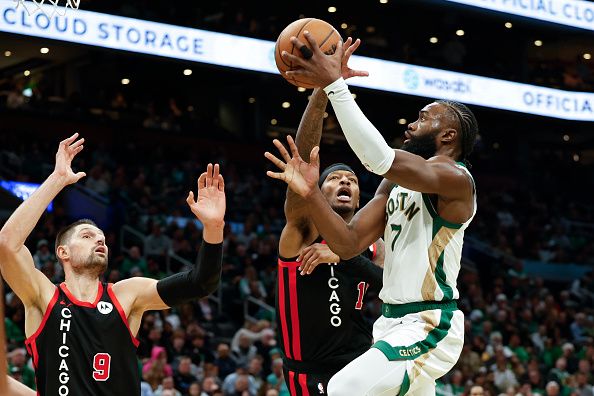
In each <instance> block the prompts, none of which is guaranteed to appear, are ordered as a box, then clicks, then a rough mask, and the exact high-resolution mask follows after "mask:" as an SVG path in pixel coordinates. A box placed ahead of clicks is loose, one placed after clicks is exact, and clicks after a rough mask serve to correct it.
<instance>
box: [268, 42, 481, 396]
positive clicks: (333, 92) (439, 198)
mask: <svg viewBox="0 0 594 396" xmlns="http://www.w3.org/2000/svg"><path fill="white" fill-rule="evenodd" d="M305 36H306V38H308V40H310V45H311V48H314V50H313V55H312V57H311V58H310V59H309V60H303V59H300V58H297V57H295V56H290V54H283V56H284V58H285V60H286V61H292V62H296V64H297V65H299V66H300V69H299V70H296V71H292V72H291V74H294V76H295V77H299V76H300V75H303V74H305V75H307V77H308V78H309V79H310V80H311V81H314V82H315V84H316V85H317V86H320V87H324V91H325V92H326V93H327V95H328V97H329V99H330V102H331V103H332V106H333V108H334V111H335V113H336V117H337V118H338V121H339V123H340V125H341V127H342V129H343V132H344V134H345V136H346V138H347V140H348V142H349V145H350V146H351V148H352V149H353V151H354V152H355V153H356V154H357V156H358V157H359V159H360V160H361V162H362V163H363V164H364V165H365V166H366V167H367V168H368V169H369V170H371V171H372V172H374V173H376V174H378V175H382V176H383V177H384V180H383V181H382V183H381V184H380V186H379V188H378V190H377V192H376V195H375V197H374V198H373V199H372V200H371V201H370V202H369V203H368V204H367V205H366V206H365V207H364V208H363V209H361V210H360V211H359V212H358V213H357V214H356V215H355V216H354V217H353V219H352V220H351V221H350V222H348V223H347V222H345V220H344V219H343V218H342V217H340V216H337V215H336V213H335V212H334V211H333V210H332V208H331V207H330V206H329V205H328V203H327V201H326V199H325V197H324V195H323V194H322V192H321V191H320V189H319V188H318V187H317V181H318V174H319V156H318V148H317V147H316V148H314V149H313V150H312V153H311V161H310V163H307V162H305V161H304V160H303V159H302V158H301V157H300V156H299V153H298V151H297V148H296V147H295V145H294V144H293V143H292V142H291V141H289V145H290V147H291V152H292V158H291V157H290V156H289V154H288V153H287V152H286V150H285V149H284V147H282V145H280V143H278V142H277V147H279V149H281V148H282V149H281V150H280V152H281V154H282V156H283V158H284V159H285V162H286V163H285V162H282V161H280V160H278V159H277V158H274V159H273V160H274V161H273V162H275V163H276V164H277V165H278V166H279V167H280V169H281V170H282V171H283V172H282V173H272V172H270V174H269V175H270V176H271V177H274V178H278V179H281V180H284V181H285V182H287V183H288V185H289V187H290V188H291V189H292V190H293V191H295V192H296V193H298V194H299V195H301V196H302V197H303V198H304V199H305V201H306V203H307V207H308V210H309V213H311V214H314V213H315V216H312V219H313V221H314V224H315V226H316V228H317V229H318V231H319V232H320V233H321V234H322V235H324V237H325V239H326V241H327V243H328V245H329V247H330V248H331V249H332V250H333V251H334V252H335V253H337V254H338V255H339V256H340V257H343V258H348V257H352V256H353V255H356V254H358V252H359V251H360V249H363V248H365V247H366V246H367V245H368V244H369V243H371V242H372V241H374V240H375V239H376V238H378V237H379V236H381V235H382V234H383V235H384V239H385V241H386V248H385V250H386V257H385V261H384V279H383V288H382V291H381V292H380V298H381V299H382V301H383V303H384V304H383V306H382V316H381V317H380V318H379V319H378V320H377V321H376V323H375V324H374V329H373V336H374V341H375V343H374V345H373V348H371V349H370V350H369V351H367V352H365V353H364V354H363V355H361V356H360V357H359V358H357V359H355V360H354V361H353V362H351V363H350V364H348V365H347V366H346V367H345V368H344V369H343V370H341V371H340V372H339V373H338V374H337V375H335V376H334V377H333V378H332V380H331V381H330V384H329V387H328V393H329V394H330V395H333V396H334V395H339V396H343V395H345V396H346V395H349V396H351V395H356V396H359V395H395V394H398V395H404V394H407V393H408V394H414V395H434V394H435V379H437V378H439V377H441V376H442V375H444V374H445V373H447V372H448V371H449V370H450V369H451V368H452V367H453V366H454V364H455V363H456V361H457V359H458V357H459V355H460V352H461V350H462V344H463V341H464V315H463V313H462V312H461V311H460V310H458V309H457V305H456V299H458V297H459V293H458V290H457V288H456V278H457V276H458V272H459V270H460V260H461V255H462V243H463V238H464V230H465V229H466V228H467V227H468V225H469V223H470V222H471V220H472V218H473V217H474V215H475V213H476V191H475V186H474V181H473V179H472V176H471V175H470V173H469V171H468V169H467V168H466V166H465V164H464V163H463V162H465V161H466V158H467V156H468V155H469V154H470V153H471V151H472V148H473V145H474V141H475V138H476V134H477V130H478V127H477V123H476V119H475V117H474V115H473V114H472V112H471V111H470V110H469V109H468V108H467V107H466V106H464V105H463V104H460V103H457V102H452V101H436V102H433V103H431V104H429V105H427V106H425V107H424V108H423V109H421V111H420V112H419V118H418V120H416V121H415V122H413V123H411V124H409V125H408V130H407V131H406V132H405V136H406V140H405V142H404V145H403V146H402V149H401V150H394V149H392V148H390V147H389V146H388V144H387V143H386V142H385V140H384V138H383V137H382V135H381V134H380V133H379V131H378V130H377V129H376V128H375V127H374V126H373V124H371V122H369V120H367V118H366V117H365V115H364V114H363V113H362V112H361V110H360V109H359V107H358V106H357V104H356V103H355V101H354V99H353V97H352V95H351V93H350V92H349V90H348V87H347V85H346V84H345V82H344V80H343V79H342V77H341V73H340V69H341V59H342V58H341V57H342V54H343V52H344V50H343V48H342V45H341V43H339V45H338V48H337V50H336V52H335V53H334V54H333V55H325V54H323V53H321V51H319V48H318V47H317V45H315V43H314V42H313V40H311V36H310V35H309V34H308V33H307V32H306V34H305ZM292 40H293V43H294V44H296V45H299V44H301V43H299V41H298V40H297V39H295V38H294V39H292Z"/></svg>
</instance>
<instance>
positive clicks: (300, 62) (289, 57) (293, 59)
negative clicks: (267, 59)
mask: <svg viewBox="0 0 594 396" xmlns="http://www.w3.org/2000/svg"><path fill="white" fill-rule="evenodd" d="M281 56H282V58H283V59H284V60H285V62H290V65H291V67H295V66H299V67H303V68H305V67H307V66H308V63H307V61H306V60H305V59H303V58H301V57H299V56H295V55H293V54H289V53H288V52H287V51H283V52H282V53H281Z"/></svg>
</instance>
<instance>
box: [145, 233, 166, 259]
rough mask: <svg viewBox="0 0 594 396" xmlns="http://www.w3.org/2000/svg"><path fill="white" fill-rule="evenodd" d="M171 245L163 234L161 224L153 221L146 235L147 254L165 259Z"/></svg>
mask: <svg viewBox="0 0 594 396" xmlns="http://www.w3.org/2000/svg"><path fill="white" fill-rule="evenodd" d="M170 247H171V240H170V239H169V237H168V236H167V235H165V234H163V232H162V229H161V225H160V224H157V223H154V224H153V228H152V230H151V233H150V234H149V236H147V237H146V242H145V248H146V254H147V256H155V257H157V258H159V259H160V260H163V261H162V262H164V260H165V256H166V255H167V252H168V251H169V248H170Z"/></svg>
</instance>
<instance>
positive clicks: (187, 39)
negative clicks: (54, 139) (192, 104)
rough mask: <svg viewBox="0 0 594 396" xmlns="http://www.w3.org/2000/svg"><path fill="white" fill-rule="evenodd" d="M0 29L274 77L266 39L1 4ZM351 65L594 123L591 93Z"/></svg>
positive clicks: (429, 92) (424, 92)
mask: <svg viewBox="0 0 594 396" xmlns="http://www.w3.org/2000/svg"><path fill="white" fill-rule="evenodd" d="M518 1H519V0H518ZM524 1H528V0H524ZM531 1H537V0H531ZM49 11H51V10H49ZM0 31H4V32H9V33H15V34H22V35H28V36H35V37H42V38H48V39H55V40H60V41H65V42H72V43H78V44H86V45H93V46H99V47H104V48H113V49H117V50H124V51H131V52H136V53H143V54H150V55H156V56H164V57H169V58H175V59H181V60H187V61H192V62H202V63H208V64H214V65H219V66H226V67H234V68H239V69H245V70H253V71H258V72H264V73H274V74H277V73H278V71H277V69H276V65H275V63H274V43H273V42H271V41H265V40H257V39H252V38H247V37H239V36H233V35H230V34H223V33H215V32H209V31H204V30H199V29H191V28H186V27H181V26H174V25H166V24H162V23H156V22H150V21H143V20H138V19H131V18H125V17H120V16H115V15H108V14H100V13H96V12H90V11H84V10H77V11H74V10H68V11H67V12H66V14H65V15H63V16H62V15H54V16H53V17H52V18H48V17H47V16H45V15H44V14H43V13H37V14H33V15H29V14H28V13H27V12H26V11H25V10H24V9H23V7H20V8H15V3H14V2H13V1H12V0H0ZM351 63H352V66H353V67H354V68H357V69H363V70H368V71H369V72H370V77H366V78H358V79H353V80H349V83H350V84H351V85H353V86H358V87H363V88H370V89H377V90H382V91H388V92H396V93H401V94H408V95H415V96H422V97H428V98H443V99H452V100H458V101H461V102H464V103H469V104H475V105H480V106H485V107H491V108H496V109H502V110H510V111H517V112H522V113H527V114H536V115H543V116H549V117H555V118H561V119H567V120H582V121H594V94H592V93H580V92H569V91H561V90H556V89H551V88H544V87H538V86H533V85H528V84H519V83H514V82H509V81H503V80H496V79H492V78H486V77H480V76H475V75H470V74H463V73H455V72H450V71H445V70H439V69H433V68H428V67H420V66H414V65H408V64H404V63H398V62H391V61H385V60H381V59H375V58H367V57H361V56H353V58H352V62H351Z"/></svg>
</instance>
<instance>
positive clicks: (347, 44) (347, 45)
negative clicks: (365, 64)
mask: <svg viewBox="0 0 594 396" xmlns="http://www.w3.org/2000/svg"><path fill="white" fill-rule="evenodd" d="M351 44H353V38H352V37H347V39H346V40H345V42H344V48H346V49H347V50H348V49H349V48H350V47H351Z"/></svg>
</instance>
